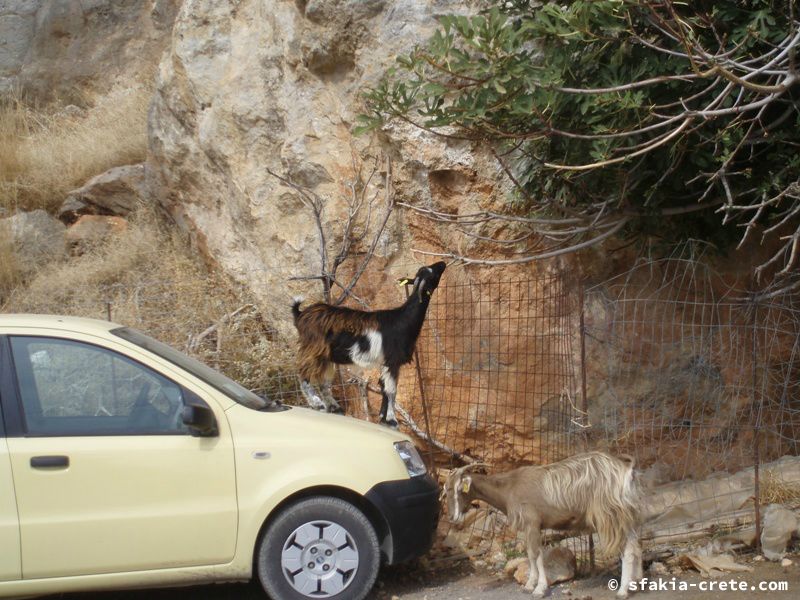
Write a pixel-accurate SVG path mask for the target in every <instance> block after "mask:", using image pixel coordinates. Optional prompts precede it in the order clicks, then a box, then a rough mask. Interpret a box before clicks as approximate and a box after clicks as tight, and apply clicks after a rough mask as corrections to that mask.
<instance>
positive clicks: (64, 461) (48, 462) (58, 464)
mask: <svg viewBox="0 0 800 600" xmlns="http://www.w3.org/2000/svg"><path fill="white" fill-rule="evenodd" d="M68 466H69V456H33V457H31V467H33V468H34V469H53V468H66V467H68Z"/></svg>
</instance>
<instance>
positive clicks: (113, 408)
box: [10, 336, 188, 436]
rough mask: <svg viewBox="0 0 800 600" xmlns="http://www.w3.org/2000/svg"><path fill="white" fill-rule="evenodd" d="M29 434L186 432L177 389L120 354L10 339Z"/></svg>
mask: <svg viewBox="0 0 800 600" xmlns="http://www.w3.org/2000/svg"><path fill="white" fill-rule="evenodd" d="M10 342H11V355H12V359H13V363H14V369H15V371H16V375H17V383H18V386H19V394H20V399H21V401H22V408H23V413H24V426H25V430H26V431H27V433H28V434H29V435H42V436H63V435H148V434H170V433H173V434H181V433H188V429H187V427H186V426H185V425H184V424H183V422H182V420H181V415H182V410H183V404H184V398H183V390H182V389H181V387H180V386H179V385H177V384H176V383H174V382H172V381H170V380H169V379H167V378H166V377H164V376H163V375H161V374H159V373H157V372H155V371H153V370H152V369H150V368H148V367H146V366H144V365H142V364H140V363H137V362H136V361H134V360H131V359H129V358H127V357H126V356H123V355H121V354H118V353H117V352H114V351H111V350H108V349H106V348H101V347H99V346H94V345H92V344H86V343H83V342H77V341H74V340H63V339H57V338H44V337H24V336H14V337H11V338H10Z"/></svg>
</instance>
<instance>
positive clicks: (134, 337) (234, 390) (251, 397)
mask: <svg viewBox="0 0 800 600" xmlns="http://www.w3.org/2000/svg"><path fill="white" fill-rule="evenodd" d="M111 333H113V334H114V335H116V336H118V337H121V338H122V339H124V340H127V341H129V342H131V343H134V344H136V345H137V346H140V347H142V348H144V349H145V350H148V351H149V352H152V353H153V354H157V355H158V356H160V357H161V358H163V359H165V360H168V361H169V362H171V363H173V364H175V365H177V366H179V367H180V368H182V369H184V370H185V371H188V372H189V373H191V374H192V375H194V376H195V377H197V378H199V379H202V380H203V381H204V382H206V383H207V384H208V385H210V386H211V387H213V388H215V389H217V390H219V391H220V392H222V393H223V394H225V395H226V396H228V397H229V398H232V399H233V400H235V401H236V402H238V403H239V404H242V405H244V406H246V407H248V408H252V409H255V410H264V409H268V408H271V407H272V406H273V404H274V403H273V402H271V401H269V400H267V399H265V398H262V397H261V396H258V395H257V394H254V393H253V392H251V391H250V390H248V389H247V388H246V387H244V386H243V385H241V384H239V383H236V382H235V381H234V380H233V379H230V378H229V377H226V376H225V375H223V374H222V373H220V372H218V371H215V370H214V369H212V368H211V367H208V366H206V365H204V364H203V363H201V362H200V361H199V360H196V359H194V358H192V357H190V356H186V355H185V354H184V353H183V352H179V351H177V350H175V348H172V347H171V346H168V345H167V344H164V343H162V342H159V341H158V340H154V339H153V338H151V337H149V336H147V335H145V334H143V333H142V332H141V331H137V330H136V329H131V328H130V327H118V328H117V329H112V330H111Z"/></svg>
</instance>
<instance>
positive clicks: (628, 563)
mask: <svg viewBox="0 0 800 600" xmlns="http://www.w3.org/2000/svg"><path fill="white" fill-rule="evenodd" d="M631 577H633V578H634V582H637V583H638V581H639V580H641V578H642V551H641V549H640V548H639V540H638V539H637V538H636V534H635V533H629V534H628V539H627V541H626V542H625V550H624V551H623V552H622V574H621V575H620V578H619V591H618V592H617V598H627V597H628V592H629V591H631ZM634 585H635V584H634ZM634 589H636V587H634Z"/></svg>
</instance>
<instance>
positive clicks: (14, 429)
mask: <svg viewBox="0 0 800 600" xmlns="http://www.w3.org/2000/svg"><path fill="white" fill-rule="evenodd" d="M0 407H2V413H0V416H2V419H0V549H1V550H0V597H8V596H28V595H37V594H51V593H56V592H72V591H78V590H99V589H117V588H140V587H161V586H173V585H190V584H197V583H203V582H208V581H241V580H248V579H250V578H251V577H252V576H253V571H255V572H256V573H257V575H258V577H259V579H260V581H261V583H262V585H263V587H264V589H265V591H266V593H267V595H268V596H270V597H271V598H273V599H275V600H284V599H292V600H297V599H304V598H335V599H337V600H338V599H342V600H344V599H350V600H351V599H359V598H363V597H364V596H365V595H366V594H367V593H368V592H369V590H370V588H371V587H372V585H373V583H374V581H375V578H376V576H377V572H378V568H379V565H380V563H381V562H384V563H388V564H393V563H398V562H402V561H405V560H407V559H410V558H413V557H416V556H419V555H421V554H423V553H424V552H426V551H427V550H428V548H429V547H430V544H431V541H432V539H433V534H434V530H435V528H436V523H437V519H438V488H437V485H436V482H435V481H434V480H433V478H432V477H431V476H430V475H428V474H427V473H426V470H425V466H424V464H423V462H422V461H421V459H420V456H419V454H418V453H417V450H416V449H415V448H414V445H413V443H412V442H411V441H410V440H409V439H408V438H407V437H405V436H403V435H402V434H398V433H397V432H395V431H393V430H390V429H387V428H384V427H379V426H377V425H372V424H370V423H365V422H363V421H358V420H355V419H351V418H349V417H342V416H338V415H329V414H323V413H318V412H314V411H311V410H308V409H305V408H295V407H287V406H283V405H281V404H279V403H274V402H270V401H268V400H265V399H263V398H261V397H259V396H257V395H255V394H253V393H252V392H250V391H248V390H247V389H245V388H244V387H242V386H241V385H239V384H237V383H236V382H234V381H232V380H230V379H228V378H227V377H225V376H223V375H221V374H220V373H218V372H216V371H214V370H212V369H210V368H208V367H206V366H205V365H203V364H201V363H200V362H198V361H196V360H194V359H191V358H189V357H187V356H186V355H184V354H182V353H180V352H178V351H176V350H174V349H173V348H171V347H169V346H167V345H165V344H162V343H160V342H158V341H156V340H153V339H152V338H149V337H147V336H146V335H144V334H142V333H140V332H139V331H136V330H135V329H130V328H127V327H122V326H119V325H115V324H113V323H108V322H104V321H96V320H91V319H78V318H72V317H56V316H40V315H0Z"/></svg>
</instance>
